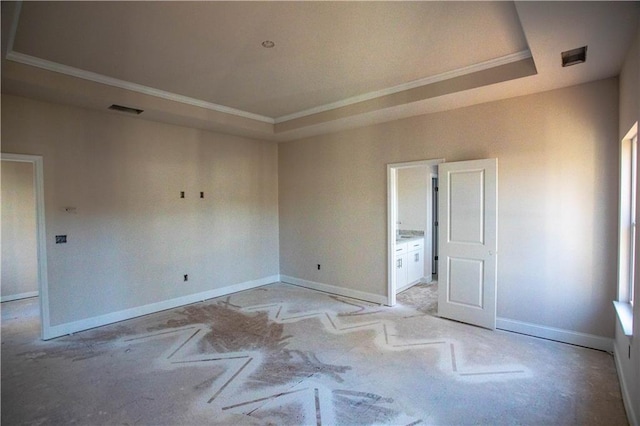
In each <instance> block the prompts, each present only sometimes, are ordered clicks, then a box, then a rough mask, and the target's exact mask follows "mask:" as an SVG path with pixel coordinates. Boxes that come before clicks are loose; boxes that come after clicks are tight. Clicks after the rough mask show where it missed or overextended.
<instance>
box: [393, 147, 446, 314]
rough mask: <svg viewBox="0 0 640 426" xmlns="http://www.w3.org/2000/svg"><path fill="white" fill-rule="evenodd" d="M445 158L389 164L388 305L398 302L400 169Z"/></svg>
mask: <svg viewBox="0 0 640 426" xmlns="http://www.w3.org/2000/svg"><path fill="white" fill-rule="evenodd" d="M444 162H445V160H444V158H439V159H433V160H419V161H410V162H404V163H391V164H387V305H388V306H394V305H395V304H396V289H397V284H396V274H395V272H396V270H395V261H394V258H395V247H394V246H395V242H396V232H397V230H398V226H397V222H398V170H400V169H409V168H414V167H433V166H437V165H438V164H440V163H444Z"/></svg>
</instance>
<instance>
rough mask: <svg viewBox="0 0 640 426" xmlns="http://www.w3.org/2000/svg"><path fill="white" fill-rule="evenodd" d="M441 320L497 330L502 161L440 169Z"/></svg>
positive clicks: (439, 297)
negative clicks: (499, 181) (500, 176)
mask: <svg viewBox="0 0 640 426" xmlns="http://www.w3.org/2000/svg"><path fill="white" fill-rule="evenodd" d="M438 178H439V185H438V207H439V209H440V211H439V214H438V215H439V224H438V225H439V227H438V242H439V253H438V272H439V273H438V281H439V290H438V315H439V316H441V317H444V318H449V319H452V320H456V321H461V322H464V323H468V324H473V325H478V326H480V327H485V328H489V329H492V330H494V329H495V328H496V272H497V265H498V262H497V261H498V255H497V246H498V239H497V232H498V160H497V159H495V158H494V159H487V160H474V161H462V162H455V163H442V164H439V165H438Z"/></svg>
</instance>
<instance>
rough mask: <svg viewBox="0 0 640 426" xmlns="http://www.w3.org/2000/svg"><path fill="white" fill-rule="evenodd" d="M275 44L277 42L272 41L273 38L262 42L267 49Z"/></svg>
mask: <svg viewBox="0 0 640 426" xmlns="http://www.w3.org/2000/svg"><path fill="white" fill-rule="evenodd" d="M275 45H276V44H275V43H274V42H272V41H271V40H265V41H263V42H262V47H264V48H266V49H271V48H272V47H274V46H275Z"/></svg>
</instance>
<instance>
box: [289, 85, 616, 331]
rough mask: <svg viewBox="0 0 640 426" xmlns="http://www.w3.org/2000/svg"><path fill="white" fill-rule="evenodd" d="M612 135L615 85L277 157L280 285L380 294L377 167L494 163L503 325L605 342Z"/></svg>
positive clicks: (382, 174) (390, 128)
mask: <svg viewBox="0 0 640 426" xmlns="http://www.w3.org/2000/svg"><path fill="white" fill-rule="evenodd" d="M617 134H618V80H617V79H615V78H612V79H607V80H602V81H597V82H594V83H590V84H584V85H580V86H575V87H570V88H566V89H562V90H556V91H551V92H545V93H540V94H536V95H531V96H525V97H519V98H514V99H510V100H505V101H499V102H492V103H487V104H482V105H477V106H473V107H469V108H463V109H458V110H454V111H450V112H443V113H437V114H431V115H426V116H420V117H415V118H410V119H405V120H400V121H394V122H391V123H385V124H381V125H376V126H370V127H365V128H360V129H357V130H352V131H348V132H342V133H336V134H331V135H325V136H319V137H314V138H310V139H305V140H300V141H294V142H290V143H283V144H280V146H279V182H280V183H279V185H280V273H281V274H283V275H287V276H292V277H296V278H300V279H304V280H310V281H315V282H319V283H325V284H330V285H336V286H341V287H345V288H349V289H354V290H359V291H363V292H368V293H373V294H376V295H386V292H387V270H386V269H387V267H386V265H387V260H386V255H387V241H386V235H387V234H386V226H387V217H386V216H387V213H386V208H387V207H386V206H387V186H386V164H388V163H397V162H405V161H413V160H423V159H436V158H442V157H444V158H446V160H447V161H458V160H470V159H478V158H491V157H497V158H498V160H499V227H498V235H499V252H500V257H499V260H498V263H499V266H498V316H500V317H503V318H508V319H513V320H519V321H524V322H527V323H533V324H538V325H541V326H549V327H557V328H561V329H566V330H573V331H576V332H582V333H588V334H593V335H596V336H604V337H613V333H614V313H613V308H612V305H611V301H612V300H613V298H614V296H615V289H616V286H615V277H616V269H615V264H616V260H615V259H616V254H615V249H614V247H615V245H616V239H617V227H616V217H617V207H616V206H617V202H616V188H617V183H616V179H617V174H618V173H617V168H618V160H617V149H616V140H617ZM317 263H322V264H323V268H322V270H321V271H318V270H316V268H315V266H316V264H317Z"/></svg>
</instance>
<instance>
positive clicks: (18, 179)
mask: <svg viewBox="0 0 640 426" xmlns="http://www.w3.org/2000/svg"><path fill="white" fill-rule="evenodd" d="M1 167H2V290H1V297H2V300H3V301H5V300H11V299H15V298H16V297H17V296H19V295H22V296H33V295H34V294H33V293H35V292H37V291H38V263H37V251H36V247H37V245H36V202H35V188H34V184H33V173H34V172H33V164H31V163H23V162H17V161H5V160H3V161H2V166H1Z"/></svg>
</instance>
